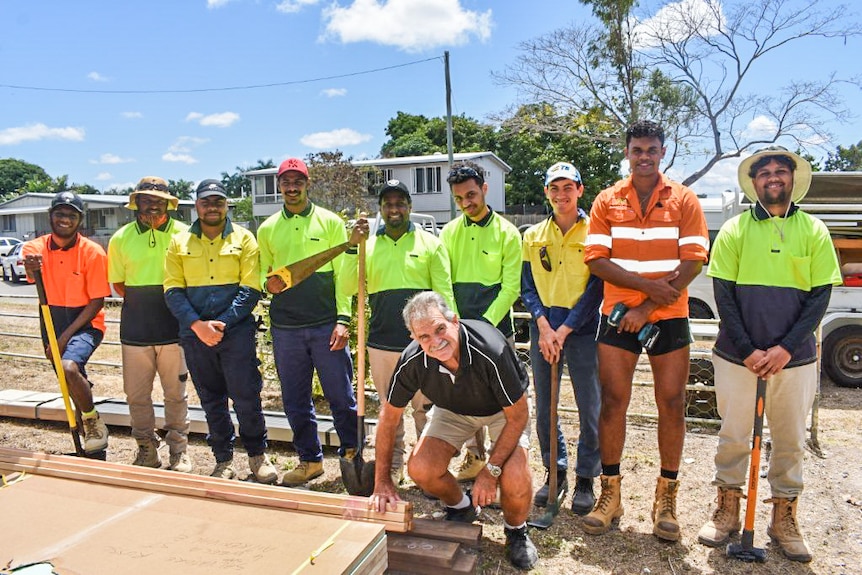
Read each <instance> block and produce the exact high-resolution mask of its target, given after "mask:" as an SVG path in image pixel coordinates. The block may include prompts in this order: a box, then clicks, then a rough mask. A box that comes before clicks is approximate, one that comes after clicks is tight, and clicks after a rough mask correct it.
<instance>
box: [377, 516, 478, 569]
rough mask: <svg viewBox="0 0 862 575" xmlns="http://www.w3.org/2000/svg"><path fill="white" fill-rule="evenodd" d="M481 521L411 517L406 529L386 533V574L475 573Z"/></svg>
mask: <svg viewBox="0 0 862 575" xmlns="http://www.w3.org/2000/svg"><path fill="white" fill-rule="evenodd" d="M481 540H482V526H481V525H466V524H464V523H455V522H452V521H434V520H431V519H420V518H414V519H413V529H411V531H410V532H409V533H389V534H388V536H387V547H388V549H389V569H388V570H387V571H386V573H387V574H389V575H407V574H411V575H413V574H415V575H426V574H433V575H442V574H447V575H448V574H453V575H461V574H472V573H476V568H477V566H478V564H479V543H480V542H481Z"/></svg>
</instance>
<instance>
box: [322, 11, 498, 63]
mask: <svg viewBox="0 0 862 575" xmlns="http://www.w3.org/2000/svg"><path fill="white" fill-rule="evenodd" d="M323 19H324V21H325V22H326V29H325V34H324V37H327V36H333V37H335V38H337V39H338V40H339V41H341V42H342V43H344V44H350V43H353V42H374V43H377V44H383V45H387V46H395V47H397V48H400V49H401V50H404V51H407V52H419V51H422V50H428V49H432V48H437V47H440V46H460V45H462V44H466V43H467V42H469V41H470V39H471V38H476V39H478V40H480V41H482V42H484V41H486V40H487V39H488V38H490V37H491V27H492V22H491V10H487V11H485V12H474V11H472V10H466V9H464V8H463V7H462V6H461V2H460V0H382V1H381V0H354V1H353V3H352V4H350V6H348V7H346V8H343V7H341V6H340V5H338V4H335V3H333V4H332V5H330V6H329V7H328V8H325V9H324V10H323Z"/></svg>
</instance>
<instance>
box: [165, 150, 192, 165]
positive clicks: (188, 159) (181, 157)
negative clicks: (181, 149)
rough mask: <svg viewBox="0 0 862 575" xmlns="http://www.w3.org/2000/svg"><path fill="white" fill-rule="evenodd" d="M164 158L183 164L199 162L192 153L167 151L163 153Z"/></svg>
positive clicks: (167, 160)
mask: <svg viewBox="0 0 862 575" xmlns="http://www.w3.org/2000/svg"><path fill="white" fill-rule="evenodd" d="M162 159H163V160H164V161H166V162H181V163H183V164H197V163H198V161H197V159H195V157H194V156H192V155H191V154H175V153H174V152H165V153H164V154H162Z"/></svg>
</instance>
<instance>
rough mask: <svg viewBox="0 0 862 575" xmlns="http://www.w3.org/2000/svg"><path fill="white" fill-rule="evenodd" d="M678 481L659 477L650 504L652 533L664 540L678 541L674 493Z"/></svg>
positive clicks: (677, 488) (677, 487)
mask: <svg viewBox="0 0 862 575" xmlns="http://www.w3.org/2000/svg"><path fill="white" fill-rule="evenodd" d="M677 491H679V481H677V480H676V479H668V478H667V477H659V478H658V482H657V483H656V486H655V502H653V504H652V532H653V535H655V536H656V537H658V538H659V539H664V540H665V541H679V522H678V521H677V520H676V493H677Z"/></svg>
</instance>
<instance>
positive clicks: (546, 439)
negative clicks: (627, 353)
mask: <svg viewBox="0 0 862 575" xmlns="http://www.w3.org/2000/svg"><path fill="white" fill-rule="evenodd" d="M583 193H584V184H583V181H582V179H581V174H580V172H578V170H577V168H575V167H574V166H573V165H572V164H569V163H568V162H557V163H556V164H554V165H553V166H551V167H550V168H549V169H548V172H547V174H546V175H545V197H546V198H547V199H548V202H549V203H550V204H551V208H552V209H553V210H554V212H553V214H552V215H551V216H550V217H549V218H547V219H545V220H544V221H543V222H540V223H538V224H536V225H534V226H532V227H531V228H529V229H528V230H527V231H526V232H524V241H523V248H522V251H523V256H522V259H523V264H522V269H521V299H522V300H523V301H524V305H525V306H526V307H527V309H528V310H529V311H530V316H531V317H532V320H531V321H530V362H531V364H532V367H533V386H534V388H535V390H536V434H537V435H538V436H539V447H540V449H541V452H542V464H543V465H544V466H545V469H546V470H548V471H547V473H546V479H545V484H544V485H543V486H542V487H541V488H540V489H539V491H538V492H537V493H536V496H535V498H534V500H533V502H534V504H535V505H536V506H537V507H544V506H545V505H547V503H548V492H549V482H548V478H549V476H550V469H551V465H556V466H557V473H558V477H559V486H560V491H559V492H560V493H561V494H563V493H565V492H566V491H567V490H568V482H567V479H566V474H567V472H568V468H569V461H568V454H567V452H566V441H565V438H564V437H563V432H562V429H561V428H560V425H559V422H558V423H557V426H556V429H554V431H553V434H552V433H551V418H550V411H551V386H552V385H555V386H559V385H560V375H561V370H557V380H556V381H551V364H557V363H559V362H560V360H561V359H565V362H566V365H568V367H569V377H570V378H571V380H572V387H573V388H574V392H575V402H576V403H577V405H578V421H579V424H580V433H579V434H578V453H577V462H576V465H575V475H576V477H577V483H576V485H575V493H574V496H573V497H572V511H574V512H575V513H576V514H578V515H586V514H587V513H589V512H590V511H592V509H593V505H594V504H595V502H596V499H595V495H594V492H593V480H594V478H595V477H596V476H598V475H599V471H601V464H600V461H599V435H598V434H599V430H598V426H599V407H600V406H601V398H600V395H599V381H598V377H597V375H596V341H595V337H596V328H597V326H598V323H599V304H601V301H602V281H601V280H600V279H599V278H598V277H596V276H594V275H592V274H590V269H589V268H588V267H587V265H586V264H585V263H584V241H585V240H586V237H587V230H588V229H589V225H590V223H589V222H590V218H589V216H587V213H586V212H585V211H584V210H583V209H582V208H579V207H578V198H580V197H581V196H582V195H583ZM551 435H553V437H552V436H551ZM551 441H556V442H557V460H556V461H551V460H550V457H551V451H550V446H551Z"/></svg>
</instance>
